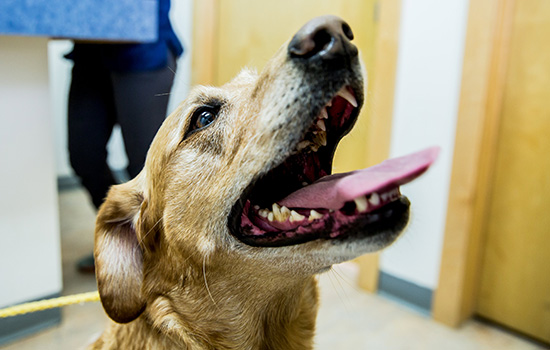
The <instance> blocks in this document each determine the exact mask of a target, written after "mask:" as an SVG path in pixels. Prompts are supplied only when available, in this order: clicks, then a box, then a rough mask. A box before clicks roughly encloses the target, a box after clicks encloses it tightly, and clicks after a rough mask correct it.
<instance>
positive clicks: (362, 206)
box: [353, 196, 369, 213]
mask: <svg viewBox="0 0 550 350" xmlns="http://www.w3.org/2000/svg"><path fill="white" fill-rule="evenodd" d="M353 201H354V202H355V206H356V207H357V211H358V212H360V213H363V212H365V211H367V208H368V207H369V205H368V203H367V197H366V196H361V197H358V198H355V199H354V200H353Z"/></svg>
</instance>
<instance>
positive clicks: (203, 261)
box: [202, 255, 219, 309]
mask: <svg viewBox="0 0 550 350" xmlns="http://www.w3.org/2000/svg"><path fill="white" fill-rule="evenodd" d="M202 275H203V276H204V286H205V287H206V291H207V292H208V295H209V296H210V299H211V300H212V302H213V303H214V305H215V306H216V307H217V308H218V309H219V307H218V304H217V303H216V301H215V300H214V297H213V296H212V293H211V292H210V287H208V281H207V280H206V255H205V256H204V257H203V259H202Z"/></svg>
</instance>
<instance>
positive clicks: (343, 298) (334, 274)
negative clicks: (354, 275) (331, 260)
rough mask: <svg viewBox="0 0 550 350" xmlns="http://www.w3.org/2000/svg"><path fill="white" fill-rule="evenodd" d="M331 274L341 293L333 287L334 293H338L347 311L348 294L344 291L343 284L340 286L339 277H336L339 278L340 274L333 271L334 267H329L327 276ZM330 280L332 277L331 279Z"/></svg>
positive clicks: (348, 308)
mask: <svg viewBox="0 0 550 350" xmlns="http://www.w3.org/2000/svg"><path fill="white" fill-rule="evenodd" d="M331 275H332V276H333V277H334V279H335V280H336V282H337V283H338V287H339V289H340V292H341V293H342V294H340V293H339V292H338V289H337V288H335V291H336V294H337V295H338V298H339V299H340V301H341V302H342V304H343V305H344V307H345V308H346V311H347V312H349V311H350V304H351V302H350V299H349V296H348V294H347V293H346V289H345V288H344V286H342V283H340V279H339V278H338V277H340V278H341V276H340V275H338V273H336V272H335V270H334V267H331V269H330V271H329V276H331ZM331 281H332V279H331ZM333 286H334V284H333ZM342 295H343V296H342Z"/></svg>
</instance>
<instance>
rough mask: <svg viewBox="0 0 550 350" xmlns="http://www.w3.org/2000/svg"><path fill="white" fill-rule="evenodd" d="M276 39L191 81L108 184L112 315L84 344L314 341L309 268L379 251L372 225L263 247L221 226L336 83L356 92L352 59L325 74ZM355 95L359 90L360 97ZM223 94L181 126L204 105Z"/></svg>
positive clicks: (219, 345) (243, 345) (105, 226)
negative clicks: (231, 67) (137, 161)
mask: <svg viewBox="0 0 550 350" xmlns="http://www.w3.org/2000/svg"><path fill="white" fill-rule="evenodd" d="M286 47H287V46H286V45H285V46H283V48H282V49H281V50H280V51H279V52H278V53H277V54H276V56H275V57H274V58H273V59H272V60H271V61H270V62H269V63H268V64H267V66H266V67H265V68H264V70H263V71H262V72H261V74H257V73H256V72H254V71H251V70H244V71H242V72H241V73H240V74H239V75H238V76H237V77H236V78H235V79H234V80H233V81H231V82H230V83H228V84H226V85H224V86H223V87H221V88H215V87H197V88H195V89H194V90H192V92H191V93H190V95H189V96H188V98H187V99H186V100H185V101H184V102H183V103H182V104H181V105H180V106H179V108H178V109H177V110H176V111H175V112H174V113H172V114H171V115H170V116H169V117H168V118H167V120H166V121H165V123H164V124H163V126H162V127H161V129H160V130H159V132H158V134H157V136H156V138H155V139H154V141H153V143H152V145H151V148H150V151H149V153H148V156H147V161H146V165H145V168H144V170H143V171H142V172H141V173H140V174H139V175H138V176H137V177H136V178H135V179H133V180H131V181H130V182H128V183H125V184H122V185H118V186H115V187H113V188H112V189H111V190H110V192H109V195H108V197H107V199H106V202H105V203H104V204H103V206H102V207H101V210H100V212H99V215H98V219H97V227H96V246H95V257H96V273H97V279H98V287H99V292H100V294H101V300H102V303H103V305H104V308H105V310H106V312H107V313H108V315H109V316H110V317H111V318H112V319H114V320H115V321H117V323H112V324H111V325H110V326H109V328H108V329H107V330H106V331H105V332H104V333H103V335H102V336H101V337H100V338H99V339H98V340H97V341H96V342H95V343H94V344H93V345H92V346H91V349H97V350H99V349H125V350H131V349H176V348H177V349H285V350H288V349H310V348H312V339H313V335H314V329H315V318H316V314H317V298H318V297H317V289H316V288H317V287H316V279H315V277H314V275H315V274H317V273H319V272H322V271H326V270H327V269H328V268H330V266H331V265H333V264H335V263H340V262H343V261H346V260H350V259H353V258H355V257H357V256H359V255H361V254H364V253H367V252H372V251H376V250H379V249H381V248H383V247H384V246H386V245H388V244H389V243H391V242H392V241H393V240H394V239H395V238H396V237H397V235H398V234H399V231H400V230H401V229H402V226H400V227H396V229H395V230H393V231H391V232H386V233H384V234H381V235H374V236H369V237H363V238H361V239H347V240H340V241H331V240H322V239H319V240H313V241H310V242H307V243H303V244H297V245H291V246H285V247H278V248H262V247H253V246H250V245H246V244H244V243H242V242H240V241H239V240H238V239H236V238H235V237H234V236H233V235H232V234H231V233H230V232H229V229H228V217H229V216H230V215H231V210H232V208H233V206H234V205H235V203H236V202H237V201H238V200H239V198H240V197H241V195H242V194H243V192H244V191H245V190H246V189H247V188H248V186H249V185H250V184H251V183H252V182H253V181H254V180H255V179H256V178H257V176H258V175H259V174H265V173H266V172H267V171H268V170H270V169H271V168H273V167H274V166H275V165H277V164H279V163H281V162H282V161H283V160H284V159H285V158H286V157H287V156H288V155H289V154H290V153H291V152H292V150H293V149H295V147H296V144H297V143H298V141H299V140H300V138H301V137H302V136H303V134H304V131H305V130H307V128H308V125H310V124H311V122H312V120H313V117H314V115H316V114H318V113H319V110H320V109H321V108H322V106H323V105H324V104H325V103H326V102H327V101H328V100H330V98H331V96H333V95H334V94H335V93H336V92H337V91H338V90H339V89H340V88H341V87H342V86H344V85H354V86H355V87H356V88H357V91H359V93H360V94H362V90H363V88H362V87H363V83H362V81H363V78H362V75H363V74H362V73H361V72H362V69H361V67H360V63H359V59H358V58H356V57H355V58H352V59H350V62H348V64H347V65H346V68H345V69H340V70H339V71H338V72H329V73H324V71H323V70H321V69H320V68H316V67H306V66H305V65H304V64H297V63H296V62H293V61H292V59H290V58H289V55H288V53H287V49H286ZM359 97H360V100H361V101H362V96H359ZM212 101H216V103H219V104H220V105H221V107H220V110H219V115H218V117H217V119H216V120H215V122H214V123H212V125H210V126H209V127H208V128H205V129H204V130H201V131H199V132H195V133H192V134H189V133H188V131H186V130H188V129H189V124H190V118H191V116H192V115H193V112H194V111H195V110H196V109H197V108H198V107H199V106H201V105H204V104H210V103H212Z"/></svg>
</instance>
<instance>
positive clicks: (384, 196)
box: [380, 192, 390, 202]
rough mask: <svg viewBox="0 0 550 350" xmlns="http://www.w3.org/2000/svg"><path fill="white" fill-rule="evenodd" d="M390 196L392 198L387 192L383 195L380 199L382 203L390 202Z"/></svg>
mask: <svg viewBox="0 0 550 350" xmlns="http://www.w3.org/2000/svg"><path fill="white" fill-rule="evenodd" d="M389 196H390V194H389V193H387V192H386V193H382V194H381V195H380V199H382V202H385V201H387V200H388V197H389Z"/></svg>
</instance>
